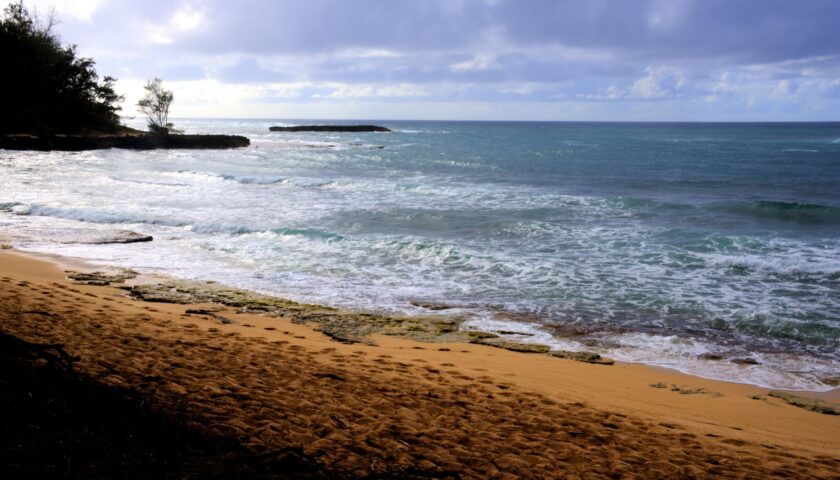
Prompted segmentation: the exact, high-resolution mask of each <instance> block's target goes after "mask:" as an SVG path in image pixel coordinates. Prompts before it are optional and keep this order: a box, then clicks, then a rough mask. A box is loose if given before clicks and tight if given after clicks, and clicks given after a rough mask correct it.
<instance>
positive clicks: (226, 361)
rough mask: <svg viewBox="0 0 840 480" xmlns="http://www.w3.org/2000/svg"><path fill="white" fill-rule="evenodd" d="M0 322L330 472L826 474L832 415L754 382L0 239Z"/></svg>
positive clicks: (265, 447) (833, 474) (97, 374)
mask: <svg viewBox="0 0 840 480" xmlns="http://www.w3.org/2000/svg"><path fill="white" fill-rule="evenodd" d="M188 310H191V311H193V312H195V311H202V310H203V311H205V312H209V311H212V314H211V313H187V311H188ZM220 319H226V320H232V321H233V322H234V323H226V322H223V321H221V320H220ZM0 332H2V333H6V334H11V335H14V336H15V337H18V338H20V339H22V340H25V341H27V342H33V343H39V344H46V343H49V344H61V345H62V348H63V349H64V351H66V352H67V353H68V354H70V355H72V356H75V357H78V361H76V362H75V363H74V372H76V374H77V375H81V376H83V377H85V378H89V379H92V380H94V381H96V382H97V383H98V384H102V385H108V386H112V387H113V388H115V389H122V390H125V391H131V392H134V393H135V394H136V395H138V396H139V397H140V398H143V399H144V402H147V404H148V405H149V406H150V408H152V409H153V410H154V411H156V412H160V413H161V414H162V415H168V416H170V417H171V418H177V419H178V421H179V422H181V423H182V424H183V426H184V427H185V428H189V429H191V431H195V432H198V433H199V434H201V435H203V436H205V437H207V438H221V439H229V440H232V441H235V443H236V444H238V445H241V446H242V447H244V448H245V449H246V450H247V451H249V452H251V454H253V455H262V456H263V457H262V458H265V457H270V456H272V455H283V454H284V452H286V453H287V452H289V451H299V452H301V453H302V455H304V456H305V458H306V459H307V461H311V462H312V464H314V465H318V468H319V471H320V472H327V474H328V475H329V476H331V477H351V478H352V477H371V478H372V477H377V478H390V477H403V478H411V477H415V478H429V477H432V478H447V477H449V478H458V477H461V478H578V477H579V478H604V477H613V478H674V477H685V478H707V477H715V478H746V477H749V478H773V477H779V478H840V416H833V415H825V414H819V413H815V412H812V411H808V410H805V409H802V408H797V407H795V406H792V405H789V404H787V403H785V402H784V401H782V400H781V399H779V398H775V397H770V396H768V395H767V394H768V391H767V390H766V389H760V388H756V387H751V386H746V385H738V384H731V383H725V382H716V381H710V380H704V379H699V378H696V377H690V376H686V375H682V374H679V373H675V372H672V371H667V370H662V369H656V368H650V367H646V366H641V365H629V364H616V365H612V366H604V365H590V364H585V363H580V362H575V361H571V360H565V359H559V358H552V357H549V356H545V355H537V354H524V353H516V352H511V351H507V350H504V349H500V348H493V347H491V346H485V345H476V344H469V343H427V342H417V341H413V340H408V339H404V338H394V337H389V336H383V335H377V336H373V337H372V340H373V343H375V344H374V345H365V344H345V343H340V342H336V341H334V340H332V339H331V338H329V337H327V336H326V335H324V334H322V333H320V332H317V331H315V330H313V329H312V328H311V327H310V326H307V325H300V324H296V323H293V322H291V321H290V320H288V319H284V318H271V317H266V316H262V315H257V314H253V313H240V311H239V310H238V309H236V308H233V307H227V306H221V305H218V304H199V305H191V304H184V305H180V304H167V303H150V302H143V301H138V300H135V299H132V298H129V297H127V295H126V292H125V291H124V290H121V289H119V288H115V287H114V286H90V285H77V284H74V282H73V281H71V280H69V279H67V278H66V273H65V272H64V268H63V267H62V266H60V265H58V264H56V263H52V262H48V261H44V260H42V259H35V258H33V257H31V256H26V255H22V254H20V253H19V252H13V251H2V252H0ZM797 395H799V396H803V397H813V398H819V399H821V400H822V401H824V402H826V404H837V403H840V393H838V390H834V391H832V392H829V393H827V394H819V395H818V394H803V393H797ZM282 473H283V472H278V474H282Z"/></svg>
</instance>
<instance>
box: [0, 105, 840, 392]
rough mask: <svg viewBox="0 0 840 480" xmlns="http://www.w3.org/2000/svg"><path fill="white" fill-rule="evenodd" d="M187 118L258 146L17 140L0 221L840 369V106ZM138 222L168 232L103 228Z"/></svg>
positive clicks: (765, 377) (321, 295) (113, 251)
mask: <svg viewBox="0 0 840 480" xmlns="http://www.w3.org/2000/svg"><path fill="white" fill-rule="evenodd" d="M175 123H176V126H178V127H180V128H183V129H184V130H185V131H186V132H187V133H230V134H239V135H245V136H248V137H249V138H250V139H251V140H252V144H251V146H250V147H248V148H245V149H240V150H218V151H198V150H181V151H178V150H170V151H163V150H160V151H149V152H138V151H127V150H117V149H114V150H103V151H89V152H79V153H67V152H10V151H0V178H1V179H0V237H2V236H4V235H5V236H7V237H9V236H10V237H12V242H13V243H14V244H15V246H16V247H17V248H20V249H22V250H27V251H35V252H46V253H56V254H61V255H68V256H74V257H81V258H85V259H88V260H90V261H92V262H94V263H101V264H114V265H121V266H125V267H130V268H133V269H136V270H138V271H141V272H146V273H164V274H168V275H172V276H175V277H180V278H190V279H205V280H215V281H218V282H221V283H225V284H229V285H233V286H238V287H244V288H248V289H252V290H256V291H260V292H265V293H270V294H275V295H278V296H281V297H285V298H290V299H293V300H298V301H303V302H308V303H318V304H326V305H332V306H338V307H345V308H350V309H354V310H363V311H375V312H383V313H393V314H430V313H433V314H440V315H452V316H458V317H461V318H464V319H466V321H465V323H464V324H463V328H473V329H482V330H487V331H504V332H515V333H507V334H505V335H506V336H509V337H511V338H514V339H518V340H522V341H528V342H537V343H543V344H549V345H551V346H553V347H555V348H559V349H566V350H586V351H593V352H597V353H600V354H602V355H605V356H608V357H612V358H616V359H618V360H623V361H630V362H641V363H646V364H652V365H660V366H664V367H669V368H674V369H677V370H680V371H683V372H687V373H691V374H694V375H699V376H703V377H707V378H714V379H721V380H728V381H734V382H742V383H750V384H755V385H761V386H765V387H771V388H788V389H801V390H813V391H823V390H828V389H830V388H832V387H831V385H830V383H832V381H831V380H830V378H832V377H834V378H837V377H840V123H754V124H752V123H732V124H726V123H537V122H534V123H530V122H529V123H506V122H413V121H381V122H367V121H365V122H362V123H377V124H381V125H384V126H387V127H389V128H391V129H393V130H394V131H393V132H390V133H284V132H277V133H274V132H269V131H268V127H269V126H271V125H291V124H302V123H313V122H307V121H269V120H176V122H175ZM317 123H331V122H317ZM341 123H348V122H341ZM118 230H132V231H135V232H139V233H143V234H149V235H152V236H154V238H155V240H154V241H153V242H149V243H137V244H104V245H103V244H96V243H95V240H96V239H100V238H102V237H103V236H105V237H107V236H108V235H111V234H113V232H115V231H118ZM424 304H435V307H436V308H437V310H434V311H430V310H429V309H427V308H424V307H423V306H422V305H424ZM712 358H715V359H712Z"/></svg>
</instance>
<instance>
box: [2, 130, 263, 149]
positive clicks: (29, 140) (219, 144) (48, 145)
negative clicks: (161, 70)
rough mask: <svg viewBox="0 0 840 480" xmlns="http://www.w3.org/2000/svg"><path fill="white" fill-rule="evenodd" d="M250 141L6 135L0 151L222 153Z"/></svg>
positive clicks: (232, 138) (195, 137)
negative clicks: (204, 151)
mask: <svg viewBox="0 0 840 480" xmlns="http://www.w3.org/2000/svg"><path fill="white" fill-rule="evenodd" d="M250 144H251V141H250V140H249V139H248V138H246V137H243V136H240V135H148V134H145V135H144V134H141V135H6V136H0V149H6V150H41V151H50V150H63V151H73V152H77V151H82V150H104V149H108V148H125V149H129V150H154V149H226V148H240V147H247V146H248V145H250Z"/></svg>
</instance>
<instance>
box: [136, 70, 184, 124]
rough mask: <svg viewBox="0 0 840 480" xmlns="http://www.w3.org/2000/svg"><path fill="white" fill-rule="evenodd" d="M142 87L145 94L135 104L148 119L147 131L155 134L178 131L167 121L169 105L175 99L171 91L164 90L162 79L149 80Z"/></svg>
mask: <svg viewBox="0 0 840 480" xmlns="http://www.w3.org/2000/svg"><path fill="white" fill-rule="evenodd" d="M143 88H144V89H146V94H145V95H143V98H141V99H140V101H139V102H137V106H138V107H139V108H140V111H141V112H143V113H144V114H145V115H146V118H147V119H148V122H147V125H148V126H149V131H150V132H151V133H154V134H157V135H167V134H169V133H178V132H177V131H176V130H175V129H174V128H173V126H172V124H171V123H169V107H170V105H172V100H174V99H175V95H174V94H173V93H172V91H171V90H165V89H164V88H163V80H161V79H159V78H156V79H154V80H149V81H148V82H146V85H145V86H144V87H143Z"/></svg>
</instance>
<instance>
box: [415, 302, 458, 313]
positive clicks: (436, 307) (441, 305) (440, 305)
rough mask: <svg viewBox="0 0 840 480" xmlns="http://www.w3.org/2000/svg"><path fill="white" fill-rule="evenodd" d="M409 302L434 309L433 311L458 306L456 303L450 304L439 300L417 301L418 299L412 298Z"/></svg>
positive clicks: (416, 305) (418, 306) (419, 306)
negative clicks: (438, 301)
mask: <svg viewBox="0 0 840 480" xmlns="http://www.w3.org/2000/svg"><path fill="white" fill-rule="evenodd" d="M408 303H410V304H411V305H412V306H415V307H417V308H425V309H426V310H433V311H438V310H449V309H450V308H457V307H455V306H454V305H449V304H446V303H437V302H421V301H417V300H412V301H410V302H408Z"/></svg>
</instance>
